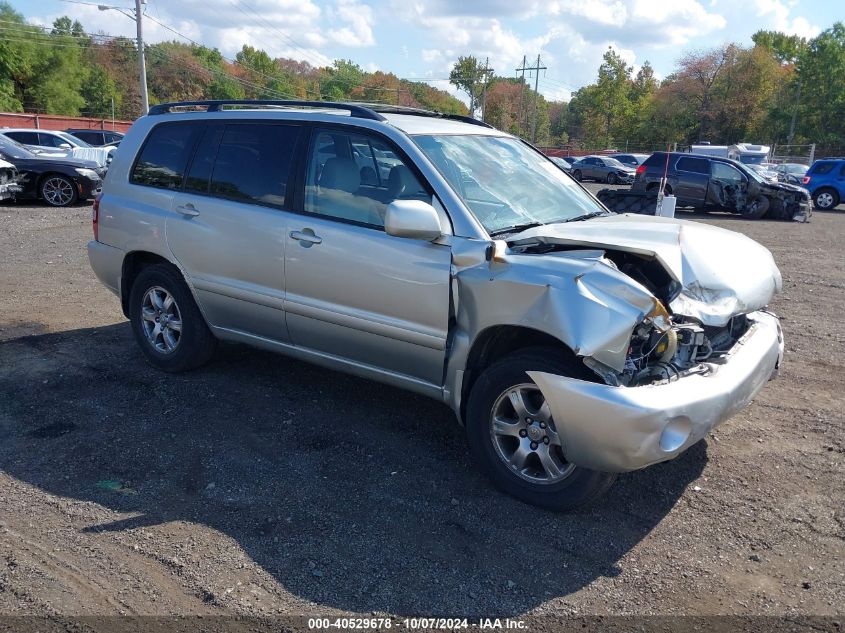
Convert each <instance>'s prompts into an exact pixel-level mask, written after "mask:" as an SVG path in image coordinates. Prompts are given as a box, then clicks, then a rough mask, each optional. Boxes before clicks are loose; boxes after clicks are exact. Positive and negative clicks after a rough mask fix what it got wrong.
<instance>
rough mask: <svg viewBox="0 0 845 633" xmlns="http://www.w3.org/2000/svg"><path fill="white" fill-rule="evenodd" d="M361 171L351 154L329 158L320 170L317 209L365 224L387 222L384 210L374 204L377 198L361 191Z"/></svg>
mask: <svg viewBox="0 0 845 633" xmlns="http://www.w3.org/2000/svg"><path fill="white" fill-rule="evenodd" d="M360 186H361V172H360V170H359V169H358V164H357V163H356V162H355V161H354V160H352V159H351V158H330V159H328V160H327V161H326V164H325V165H324V166H323V171H322V172H321V174H320V186H319V189H318V193H317V199H316V201H315V202H316V207H317V208H316V209H315V211H316V212H317V213H320V214H321V215H328V216H332V217H335V218H342V219H345V220H353V221H355V222H363V223H365V224H375V225H379V226H383V225H384V219H383V217H382V214H381V213H379V212H378V210H377V209H376V208H375V205H376V204H377V203H375V201H373V200H371V199H370V198H367V197H364V196H361V195H358V189H359V187H360Z"/></svg>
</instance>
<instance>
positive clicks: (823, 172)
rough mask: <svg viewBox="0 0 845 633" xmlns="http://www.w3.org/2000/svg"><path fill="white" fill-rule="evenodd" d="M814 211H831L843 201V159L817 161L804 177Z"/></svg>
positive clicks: (844, 164)
mask: <svg viewBox="0 0 845 633" xmlns="http://www.w3.org/2000/svg"><path fill="white" fill-rule="evenodd" d="M803 184H804V187H805V188H806V189H807V191H809V192H810V195H811V196H812V197H813V204H814V205H816V209H822V210H825V211H826V210H828V209H833V208H835V207H837V206H838V205H839V203H840V202H842V201H843V200H845V158H825V159H822V160H817V161H816V162H814V163H813V165H812V167H810V169H809V170H808V171H807V175H806V176H804V183H803Z"/></svg>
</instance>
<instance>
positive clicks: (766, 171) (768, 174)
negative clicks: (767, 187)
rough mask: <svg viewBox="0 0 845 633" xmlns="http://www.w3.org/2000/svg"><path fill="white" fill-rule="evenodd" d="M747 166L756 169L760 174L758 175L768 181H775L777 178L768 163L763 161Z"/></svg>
mask: <svg viewBox="0 0 845 633" xmlns="http://www.w3.org/2000/svg"><path fill="white" fill-rule="evenodd" d="M747 167H748V168H749V169H752V170H754V171H756V172H757V173H758V174H760V176H762V177H763V178H764V179H766V180H768V181H769V182H776V181H777V180H778V175H777V172H776V171H774V170H773V169H771V168H770V167H769V164H768V163H763V164H760V165H747Z"/></svg>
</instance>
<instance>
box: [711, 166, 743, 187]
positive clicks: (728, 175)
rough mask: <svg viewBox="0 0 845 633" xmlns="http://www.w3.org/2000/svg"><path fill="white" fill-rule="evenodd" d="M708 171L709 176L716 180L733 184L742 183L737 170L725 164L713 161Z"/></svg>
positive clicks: (740, 175)
mask: <svg viewBox="0 0 845 633" xmlns="http://www.w3.org/2000/svg"><path fill="white" fill-rule="evenodd" d="M710 169H711V172H710V174H711V176H712V177H713V178H715V179H716V180H722V181H725V182H735V183H740V182H742V174H741V173H739V170H738V169H736V168H734V167H732V166H730V165H728V164H726V163H719V162H716V161H713V163H711V165H710Z"/></svg>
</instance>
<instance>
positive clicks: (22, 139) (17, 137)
mask: <svg viewBox="0 0 845 633" xmlns="http://www.w3.org/2000/svg"><path fill="white" fill-rule="evenodd" d="M6 136H8V137H9V138H10V139H12V140H13V141H17V142H18V143H23V144H24V145H38V133H37V132H6Z"/></svg>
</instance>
